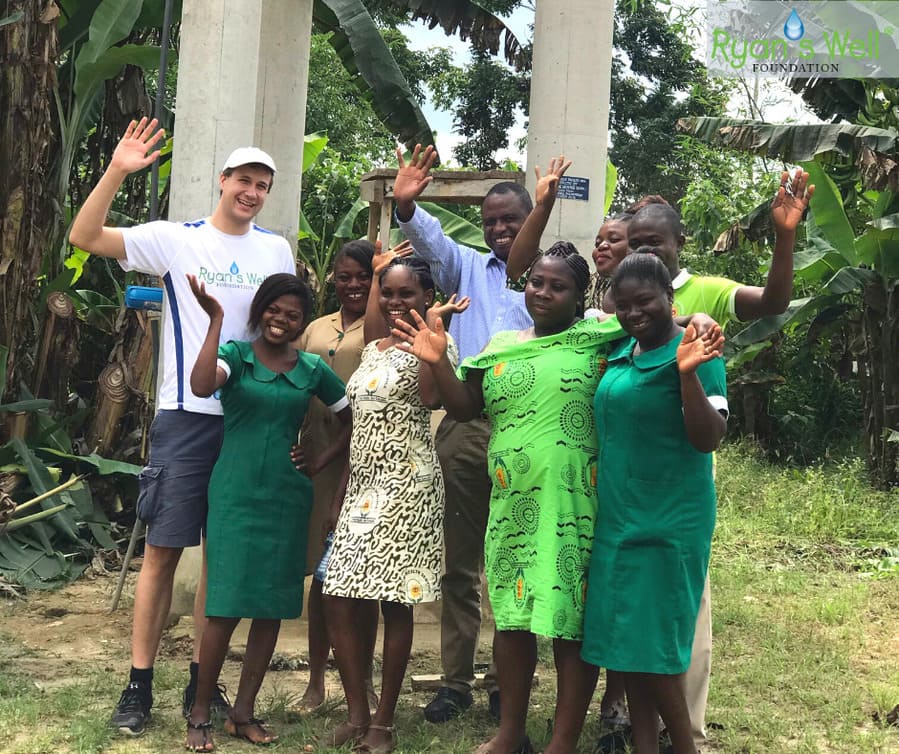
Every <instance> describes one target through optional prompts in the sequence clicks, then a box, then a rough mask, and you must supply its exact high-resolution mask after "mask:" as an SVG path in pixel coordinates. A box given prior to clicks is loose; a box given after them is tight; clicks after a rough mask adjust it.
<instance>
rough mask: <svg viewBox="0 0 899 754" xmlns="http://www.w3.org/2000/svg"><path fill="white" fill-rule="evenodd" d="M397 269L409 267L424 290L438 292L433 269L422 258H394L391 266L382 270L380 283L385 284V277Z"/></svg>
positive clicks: (379, 278)
mask: <svg viewBox="0 0 899 754" xmlns="http://www.w3.org/2000/svg"><path fill="white" fill-rule="evenodd" d="M395 267H408V268H409V272H411V273H412V274H413V275H414V276H415V279H416V280H417V281H418V284H419V285H420V286H421V287H422V290H425V291H433V290H436V286H435V285H434V276H433V275H432V274H431V268H430V267H429V266H428V263H427V262H425V260H424V259H421V258H420V257H394V258H393V259H392V260H391V262H390V264H388V265H387V266H386V267H385V268H384V269H383V270H381V274H380V275H379V276H378V282H379V283H381V282H383V281H384V276H385V275H386V274H387V273H388V272H390V270H392V269H394V268H395Z"/></svg>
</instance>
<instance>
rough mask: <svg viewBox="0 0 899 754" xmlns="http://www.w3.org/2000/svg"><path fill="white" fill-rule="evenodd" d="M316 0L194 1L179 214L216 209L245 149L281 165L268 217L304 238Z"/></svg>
mask: <svg viewBox="0 0 899 754" xmlns="http://www.w3.org/2000/svg"><path fill="white" fill-rule="evenodd" d="M312 2H313V0H191V2H189V3H184V9H183V12H182V18H181V45H180V56H179V60H178V94H177V110H176V121H177V122H176V127H175V145H174V155H173V164H172V188H171V200H170V209H169V217H170V219H172V220H192V219H196V218H199V217H205V216H207V215H209V214H210V213H211V212H212V210H213V209H214V208H215V205H216V203H217V202H218V196H219V188H218V176H219V173H220V172H221V169H222V163H224V161H225V158H226V157H227V156H228V154H229V153H230V152H231V150H233V149H235V148H236V147H243V146H257V147H260V148H262V149H264V150H265V151H267V152H269V153H270V154H271V155H272V157H273V158H274V160H275V164H276V165H277V166H278V173H277V175H276V176H275V181H274V185H273V188H272V193H271V196H270V197H269V198H268V199H267V201H266V204H265V209H264V210H263V211H262V212H261V213H260V215H259V219H258V222H259V224H260V225H263V226H265V227H266V228H269V229H270V230H273V231H275V232H276V233H279V234H281V235H283V236H284V237H285V238H287V239H288V241H290V243H291V245H292V246H294V245H295V244H296V237H297V229H298V225H299V216H300V180H301V176H302V166H303V133H304V129H305V123H306V85H307V81H308V78H309V44H310V34H311V29H312Z"/></svg>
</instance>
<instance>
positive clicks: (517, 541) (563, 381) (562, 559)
mask: <svg viewBox="0 0 899 754" xmlns="http://www.w3.org/2000/svg"><path fill="white" fill-rule="evenodd" d="M623 335H624V333H623V331H622V330H621V326H620V325H619V324H618V320H617V319H615V318H612V319H610V320H607V321H605V322H602V323H601V322H599V321H598V320H596V319H588V320H581V321H580V322H577V323H576V324H574V325H573V326H572V327H570V328H568V329H567V330H565V331H564V332H561V333H558V334H556V335H547V336H544V337H541V338H534V339H531V340H520V339H519V333H518V332H512V331H508V332H501V333H498V334H497V335H495V336H494V337H493V338H492V339H491V341H490V342H489V343H488V344H487V347H486V348H485V349H484V351H483V352H482V353H481V354H479V355H478V356H475V357H471V358H468V359H465V361H463V362H462V366H461V367H460V372H461V373H462V377H463V379H464V378H465V375H466V374H467V372H468V370H470V369H476V370H483V373H484V374H483V379H482V389H483V392H484V406H485V410H486V413H487V416H488V417H489V419H490V422H491V427H492V431H491V435H490V444H489V446H488V451H487V452H488V458H487V468H488V471H489V473H490V477H491V479H492V481H493V490H492V492H491V495H490V512H489V517H488V522H487V534H486V538H485V543H484V562H485V571H486V574H487V586H488V591H489V594H490V604H491V606H492V607H493V612H494V616H495V619H496V627H497V628H498V629H499V630H501V631H530V632H532V633H535V634H540V635H541V636H548V637H552V638H562V639H572V640H580V639H581V637H582V635H583V619H584V613H583V610H584V596H585V588H586V582H587V568H588V566H589V563H590V552H591V549H592V545H593V529H594V523H595V518H596V454H597V447H596V431H595V428H594V423H593V408H592V401H593V394H594V392H595V391H596V385H597V383H598V382H599V379H600V377H601V376H602V373H603V370H604V369H605V364H606V356H607V355H608V353H609V350H610V348H611V345H610V343H611V341H613V340H616V339H619V338H621V337H622V336H623Z"/></svg>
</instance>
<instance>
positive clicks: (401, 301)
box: [378, 264, 434, 327]
mask: <svg viewBox="0 0 899 754" xmlns="http://www.w3.org/2000/svg"><path fill="white" fill-rule="evenodd" d="M433 301H434V291H432V290H425V289H424V288H422V285H421V283H420V282H419V281H418V277H416V275H415V273H414V272H413V271H412V270H411V269H410V268H409V267H407V266H406V265H403V264H394V265H392V266H391V267H388V268H387V271H386V272H385V273H384V276H383V277H382V278H381V287H380V293H379V298H378V306H379V307H380V309H381V315H382V316H383V317H384V321H385V322H387V325H388V327H393V326H394V322H396V320H398V319H402V320H405V321H406V322H408V323H409V324H410V325H413V326H414V325H415V322H414V321H413V319H412V315H411V314H410V313H409V312H411V311H412V310H415V311H416V312H418V314H419V316H421V317H422V318H424V316H425V311H426V310H427V308H428V307H429V306H430V305H431V303H432V302H433Z"/></svg>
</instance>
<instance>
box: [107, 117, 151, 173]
mask: <svg viewBox="0 0 899 754" xmlns="http://www.w3.org/2000/svg"><path fill="white" fill-rule="evenodd" d="M158 125H159V121H157V120H156V118H153V120H151V121H148V120H147V118H146V117H144V118H141V119H140V121H134V120H133V121H131V122H130V123H129V124H128V128H126V129H125V135H124V136H123V137H122V138H121V140H120V141H119V143H118V144H117V145H116V148H115V151H114V152H113V153H112V159H111V160H110V162H109V167H111V168H115V169H117V170H121V171H122V172H125V173H136V172H137V171H138V170H143V169H144V168H145V167H147V166H148V165H150V164H152V162H153V160H155V159H156V158H157V157H159V150H158V149H155V150H154V149H153V148H154V147H155V146H156V145H157V144H158V143H159V140H160V139H162V138H163V137H165V131H163V130H162V129H161V128H160V129H158V130H157V128H156V126H158ZM148 153H149V154H148Z"/></svg>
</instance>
